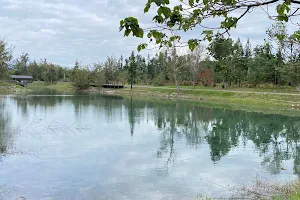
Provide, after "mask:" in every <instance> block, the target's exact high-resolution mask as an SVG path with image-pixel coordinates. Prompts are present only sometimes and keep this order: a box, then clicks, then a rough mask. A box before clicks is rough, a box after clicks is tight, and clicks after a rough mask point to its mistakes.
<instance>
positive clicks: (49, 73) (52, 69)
mask: <svg viewBox="0 0 300 200" xmlns="http://www.w3.org/2000/svg"><path fill="white" fill-rule="evenodd" d="M57 74H58V70H57V67H56V66H55V65H54V64H52V63H50V64H49V63H47V66H46V67H45V68H44V72H43V79H44V81H45V82H46V83H50V84H54V83H56V82H57V81H58V75H57Z"/></svg>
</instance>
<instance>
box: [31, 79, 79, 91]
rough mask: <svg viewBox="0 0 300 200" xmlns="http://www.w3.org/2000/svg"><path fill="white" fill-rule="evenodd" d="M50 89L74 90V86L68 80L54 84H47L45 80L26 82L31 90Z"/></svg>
mask: <svg viewBox="0 0 300 200" xmlns="http://www.w3.org/2000/svg"><path fill="white" fill-rule="evenodd" d="M45 88H46V89H51V90H56V91H58V92H74V90H75V88H74V87H73V86H72V84H71V83H69V82H61V83H56V84H47V83H45V82H39V81H36V82H33V83H31V84H28V89H31V90H41V89H45Z"/></svg>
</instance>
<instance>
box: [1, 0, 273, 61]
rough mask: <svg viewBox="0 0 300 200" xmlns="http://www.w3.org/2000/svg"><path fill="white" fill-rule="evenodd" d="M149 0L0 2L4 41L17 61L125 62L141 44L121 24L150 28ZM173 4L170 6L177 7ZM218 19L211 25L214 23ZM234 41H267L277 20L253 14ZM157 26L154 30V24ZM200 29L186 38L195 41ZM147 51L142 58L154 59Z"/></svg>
mask: <svg viewBox="0 0 300 200" xmlns="http://www.w3.org/2000/svg"><path fill="white" fill-rule="evenodd" d="M145 2H146V0H0V3H1V7H0V38H1V39H4V40H5V41H6V42H7V43H8V45H10V46H12V47H13V48H14V56H15V57H18V56H19V55H20V54H21V53H23V52H26V53H28V54H29V56H30V59H31V60H37V61H39V60H40V59H43V58H46V59H47V60H48V61H50V62H53V63H56V64H59V65H62V66H73V65H74V63H75V61H76V60H78V61H80V62H81V63H82V64H84V65H86V64H89V63H96V62H102V61H104V60H105V59H106V58H107V56H114V57H119V56H121V55H123V56H124V57H127V56H129V55H130V53H131V52H132V51H133V50H136V47H137V45H138V44H139V43H141V42H144V41H143V39H137V38H133V37H123V33H122V32H119V24H120V20H121V19H124V18H125V17H128V16H134V17H137V18H138V19H139V20H140V24H141V26H142V27H149V26H151V19H152V17H153V12H152V15H151V12H150V13H149V14H144V13H143V8H144V5H145ZM179 2H180V1H179V0H171V3H173V4H176V3H179ZM216 23H217V21H216V20H214V19H213V20H210V21H208V22H207V24H209V25H214V24H216ZM239 23H240V24H239V25H238V28H237V29H236V30H233V31H231V37H233V38H234V39H236V38H237V37H240V38H241V40H242V42H243V43H245V42H246V40H247V38H250V40H251V42H252V46H254V45H256V44H258V43H259V42H261V41H263V39H264V38H266V34H265V32H266V29H267V28H268V27H270V26H271V24H272V23H273V21H271V20H269V19H268V18H267V16H266V14H265V13H264V12H263V11H262V10H255V11H253V12H252V13H250V14H249V15H248V16H246V17H245V18H242V19H241V21H240V22H239ZM152 26H153V25H152ZM200 34H201V30H199V29H196V30H194V31H192V32H190V33H187V34H184V37H185V38H193V37H197V36H198V35H200ZM154 53H155V52H154V50H152V51H144V52H142V53H141V54H143V55H147V54H154Z"/></svg>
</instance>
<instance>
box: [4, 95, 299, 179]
mask: <svg viewBox="0 0 300 200" xmlns="http://www.w3.org/2000/svg"><path fill="white" fill-rule="evenodd" d="M11 98H12V99H13V100H14V101H15V102H16V104H17V107H18V108H19V109H20V110H21V112H22V114H23V115H24V117H25V116H26V115H27V113H28V110H34V109H43V110H45V111H46V112H47V110H49V109H51V108H53V107H57V106H62V105H63V104H66V103H67V104H68V105H69V104H71V105H73V108H74V114H75V115H76V116H77V117H78V118H80V117H82V114H83V113H86V112H94V113H95V112H98V113H104V115H105V119H104V120H106V121H107V122H114V121H116V122H120V121H122V120H127V123H128V124H129V131H128V134H130V135H131V136H132V137H134V132H135V128H136V126H137V125H138V124H140V123H142V122H143V123H150V122H153V123H154V124H155V126H156V127H157V130H158V131H160V132H161V139H160V143H159V144H157V145H158V148H157V152H156V155H157V157H158V158H160V159H166V167H165V168H166V170H168V169H169V167H170V165H171V164H173V163H174V162H176V154H180V152H176V151H177V150H176V145H182V142H183V141H184V142H185V145H188V146H189V147H192V148H195V149H197V148H199V147H201V145H204V144H206V145H208V146H209V148H210V158H211V161H212V162H214V163H215V164H217V163H218V162H219V161H220V160H221V159H222V158H223V157H224V156H226V155H228V153H229V152H231V151H232V150H234V149H236V148H239V147H242V146H246V145H247V144H248V143H253V144H254V146H255V150H254V152H255V153H256V152H257V153H258V154H259V156H260V157H261V165H262V166H264V167H265V168H266V169H268V170H269V171H270V172H271V173H272V174H278V173H280V172H281V171H282V170H283V162H284V161H287V160H292V161H293V163H294V167H293V172H294V174H297V175H300V167H299V164H300V147H299V140H300V133H299V131H300V120H299V119H300V118H299V117H289V116H282V115H271V114H261V113H249V112H242V111H234V110H226V109H212V108H205V107H200V106H198V105H195V104H192V103H183V102H171V101H167V100H149V99H138V98H134V97H129V98H123V97H119V96H103V95H75V96H27V97H17V96H15V97H11ZM8 122H9V116H8V114H7V113H6V112H5V109H4V102H3V99H2V100H1V101H0V134H1V137H0V146H1V149H0V151H1V153H5V151H6V148H7V146H8V144H7V143H8V140H7V139H5V137H3V136H4V135H5V134H7V126H8Z"/></svg>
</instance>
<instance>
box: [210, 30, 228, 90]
mask: <svg viewBox="0 0 300 200" xmlns="http://www.w3.org/2000/svg"><path fill="white" fill-rule="evenodd" d="M208 50H209V52H210V55H211V56H212V57H213V58H214V59H216V60H217V61H218V62H217V65H216V72H217V73H220V75H221V77H222V79H223V84H224V85H223V87H224V88H226V85H227V82H228V80H229V79H230V77H229V75H230V66H231V58H232V55H233V51H234V46H233V40H232V39H231V38H225V37H224V36H223V35H220V34H219V35H217V37H215V38H214V40H213V41H212V42H211V43H210V44H209V46H208ZM230 80H231V79H230Z"/></svg>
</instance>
